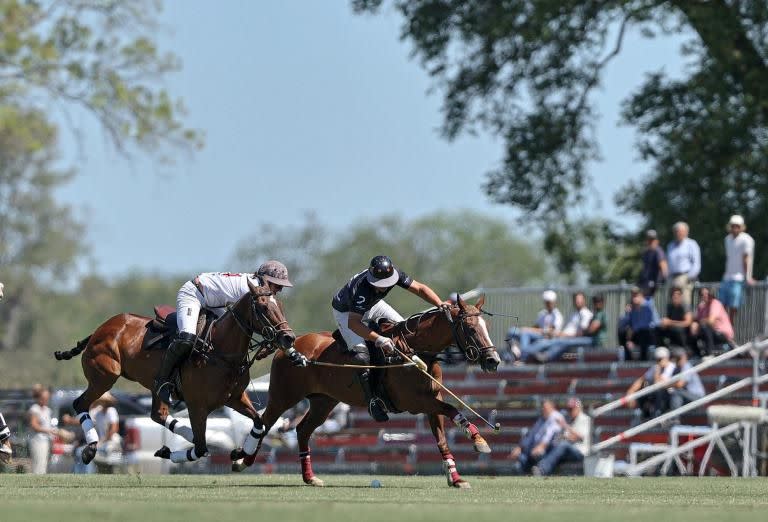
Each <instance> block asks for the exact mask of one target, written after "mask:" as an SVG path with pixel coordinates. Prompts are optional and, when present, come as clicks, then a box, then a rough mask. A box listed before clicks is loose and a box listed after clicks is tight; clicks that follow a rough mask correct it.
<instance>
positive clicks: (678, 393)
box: [668, 348, 707, 410]
mask: <svg viewBox="0 0 768 522" xmlns="http://www.w3.org/2000/svg"><path fill="white" fill-rule="evenodd" d="M672 360H673V361H674V363H675V371H674V372H673V373H672V375H677V374H678V373H683V372H684V371H687V370H690V369H691V368H693V366H692V365H691V363H690V362H689V361H688V352H687V351H686V350H685V348H675V349H674V350H672ZM668 393H669V407H670V408H671V409H673V410H676V409H678V408H679V407H681V406H683V405H685V404H688V403H689V402H693V401H695V400H696V399H701V398H702V397H704V395H706V394H707V392H706V390H705V389H704V384H702V382H701V378H700V377H699V374H698V373H692V374H690V375H689V376H687V377H685V378H684V379H680V380H679V381H677V382H675V383H674V384H673V385H672V387H671V388H669V389H668Z"/></svg>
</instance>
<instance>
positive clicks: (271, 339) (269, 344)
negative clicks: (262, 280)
mask: <svg viewBox="0 0 768 522" xmlns="http://www.w3.org/2000/svg"><path fill="white" fill-rule="evenodd" d="M272 295H273V294H272V292H271V291H269V290H264V291H258V292H256V293H250V299H251V303H250V306H251V316H250V317H249V318H248V321H247V322H246V321H245V320H244V319H243V318H242V317H241V316H240V314H239V313H238V312H237V309H236V305H235V306H232V305H229V306H227V311H228V312H229V313H231V314H232V318H233V319H234V320H235V323H236V324H237V326H238V327H240V330H242V331H243V333H244V334H245V335H246V336H247V337H248V353H253V357H254V358H253V360H254V361H255V360H256V359H261V358H263V357H265V356H266V355H269V354H270V353H272V352H274V351H275V350H277V349H278V348H279V347H280V346H279V345H278V344H277V337H278V335H280V334H281V333H282V332H290V331H292V330H291V327H290V326H289V325H288V321H287V320H286V319H283V320H282V321H280V322H279V323H277V324H272V322H271V321H270V320H269V318H268V317H267V316H266V314H265V313H264V312H262V311H261V310H260V309H259V306H258V300H259V298H260V297H272ZM254 317H255V318H256V321H257V323H258V324H257V325H254V324H253V318H254ZM257 336H258V337H260V338H261V339H258V338H257ZM264 350H267V353H264ZM251 364H253V363H252V362H251Z"/></svg>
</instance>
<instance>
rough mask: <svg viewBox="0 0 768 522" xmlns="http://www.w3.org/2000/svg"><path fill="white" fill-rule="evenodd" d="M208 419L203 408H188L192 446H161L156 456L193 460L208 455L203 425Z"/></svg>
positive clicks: (177, 460) (174, 460)
mask: <svg viewBox="0 0 768 522" xmlns="http://www.w3.org/2000/svg"><path fill="white" fill-rule="evenodd" d="M207 421H208V412H207V411H206V410H205V409H204V408H200V407H197V408H192V407H190V408H189V422H190V424H191V425H192V438H193V443H194V446H192V447H191V448H188V449H183V450H178V451H171V450H170V449H169V448H168V447H167V446H163V447H162V448H160V449H159V450H158V451H157V452H155V456H156V457H160V458H164V459H170V460H171V462H175V463H176V464H180V463H182V462H194V461H196V460H198V459H200V458H203V457H207V456H208V446H207V445H206V442H205V427H206V424H207Z"/></svg>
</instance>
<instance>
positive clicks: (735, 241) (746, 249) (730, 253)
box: [723, 232, 755, 281]
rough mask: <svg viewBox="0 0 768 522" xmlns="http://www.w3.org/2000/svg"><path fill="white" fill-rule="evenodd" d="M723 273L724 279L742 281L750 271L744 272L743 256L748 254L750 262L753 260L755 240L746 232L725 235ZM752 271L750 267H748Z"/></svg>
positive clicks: (749, 274)
mask: <svg viewBox="0 0 768 522" xmlns="http://www.w3.org/2000/svg"><path fill="white" fill-rule="evenodd" d="M725 255H726V259H725V274H723V279H725V280H726V281H744V279H746V277H747V276H751V275H752V274H751V273H747V274H745V273H744V256H745V255H749V256H750V258H752V259H751V260H750V262H752V261H753V260H754V255H755V240H754V239H752V236H750V235H749V234H747V233H746V232H742V233H740V234H739V235H738V236H736V237H733V234H728V235H727V236H725ZM748 272H752V267H751V266H750V267H749V268H748Z"/></svg>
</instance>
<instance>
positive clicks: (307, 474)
mask: <svg viewBox="0 0 768 522" xmlns="http://www.w3.org/2000/svg"><path fill="white" fill-rule="evenodd" d="M299 461H300V462H301V478H303V479H304V482H309V481H310V480H312V477H314V476H315V473H314V471H312V457H310V456H309V450H307V451H302V452H301V453H299Z"/></svg>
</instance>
